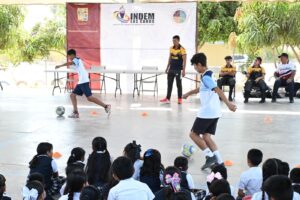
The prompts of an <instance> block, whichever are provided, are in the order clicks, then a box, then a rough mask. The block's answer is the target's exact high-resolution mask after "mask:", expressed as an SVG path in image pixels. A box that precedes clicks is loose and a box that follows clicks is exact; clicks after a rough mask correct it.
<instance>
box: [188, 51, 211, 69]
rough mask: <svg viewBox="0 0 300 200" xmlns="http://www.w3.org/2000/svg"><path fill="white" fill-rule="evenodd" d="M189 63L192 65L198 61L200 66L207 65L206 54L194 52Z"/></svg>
mask: <svg viewBox="0 0 300 200" xmlns="http://www.w3.org/2000/svg"><path fill="white" fill-rule="evenodd" d="M191 63H192V65H195V64H199V63H200V64H201V65H202V66H207V58H206V55H205V54H204V53H196V54H195V55H193V57H192V59H191Z"/></svg>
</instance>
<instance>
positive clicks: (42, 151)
mask: <svg viewBox="0 0 300 200" xmlns="http://www.w3.org/2000/svg"><path fill="white" fill-rule="evenodd" d="M52 150H53V145H52V144H50V143H48V142H42V143H40V144H39V145H38V147H37V149H36V152H37V154H36V155H35V156H34V157H33V158H32V160H31V161H30V162H29V168H30V169H32V168H34V167H36V165H37V161H38V156H39V155H47V153H48V152H50V151H52Z"/></svg>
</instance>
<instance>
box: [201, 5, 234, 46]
mask: <svg viewBox="0 0 300 200" xmlns="http://www.w3.org/2000/svg"><path fill="white" fill-rule="evenodd" d="M239 6H240V3H238V2H220V3H214V2H199V3H198V22H199V27H198V45H199V47H200V48H201V47H202V46H203V45H204V43H205V42H216V41H224V42H227V41H228V37H229V35H230V33H231V32H237V24H236V22H235V20H234V15H235V12H236V9H237V8H238V7H239Z"/></svg>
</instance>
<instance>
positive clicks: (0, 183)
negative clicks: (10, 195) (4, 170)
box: [0, 174, 6, 199]
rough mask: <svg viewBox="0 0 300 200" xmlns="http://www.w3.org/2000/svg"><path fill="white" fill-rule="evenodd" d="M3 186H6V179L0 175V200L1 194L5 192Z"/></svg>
mask: <svg viewBox="0 0 300 200" xmlns="http://www.w3.org/2000/svg"><path fill="white" fill-rule="evenodd" d="M5 186H6V179H5V177H4V176H3V175H2V174H0V199H2V197H3V194H4V192H5Z"/></svg>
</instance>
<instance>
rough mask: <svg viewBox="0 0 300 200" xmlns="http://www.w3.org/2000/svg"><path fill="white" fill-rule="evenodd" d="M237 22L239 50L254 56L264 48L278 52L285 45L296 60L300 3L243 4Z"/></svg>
mask: <svg viewBox="0 0 300 200" xmlns="http://www.w3.org/2000/svg"><path fill="white" fill-rule="evenodd" d="M237 21H238V28H239V32H240V34H239V35H238V38H237V41H238V47H239V49H241V50H242V51H244V52H246V53H248V54H251V55H255V54H257V53H259V52H260V51H261V50H262V49H263V48H265V47H267V48H271V49H274V50H277V51H278V52H277V53H279V50H278V48H279V47H281V46H282V45H287V46H289V47H291V48H292V49H293V51H294V53H295V55H296V56H297V57H298V58H299V56H298V53H297V52H296V48H297V47H298V48H299V47H300V29H299V27H300V3H286V2H276V3H270V2H253V3H244V4H243V6H242V11H241V15H240V16H239V17H238V18H237ZM299 61H300V59H299Z"/></svg>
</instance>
